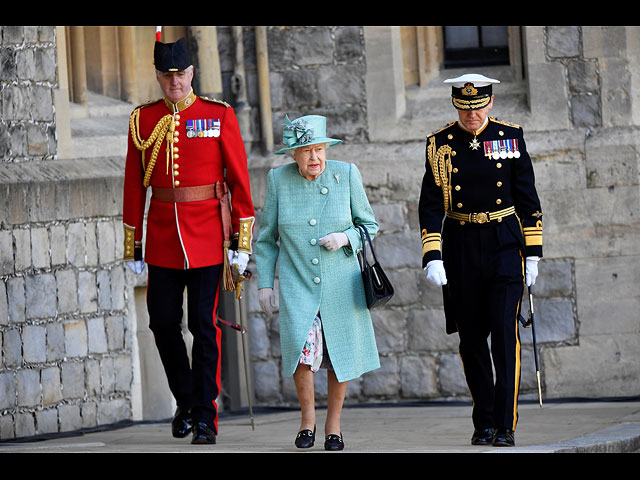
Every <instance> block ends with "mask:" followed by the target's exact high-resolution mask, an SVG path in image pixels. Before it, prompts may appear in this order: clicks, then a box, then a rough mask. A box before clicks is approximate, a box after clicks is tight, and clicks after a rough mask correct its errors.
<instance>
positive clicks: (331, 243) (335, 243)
mask: <svg viewBox="0 0 640 480" xmlns="http://www.w3.org/2000/svg"><path fill="white" fill-rule="evenodd" d="M318 245H321V246H323V247H324V248H326V249H327V250H329V251H330V252H335V251H336V250H338V249H339V248H341V247H346V246H347V245H349V237H347V234H346V233H342V232H336V233H330V234H329V235H325V236H324V237H322V238H321V239H320V240H318Z"/></svg>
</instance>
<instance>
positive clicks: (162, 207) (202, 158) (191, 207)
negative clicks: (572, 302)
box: [123, 93, 254, 269]
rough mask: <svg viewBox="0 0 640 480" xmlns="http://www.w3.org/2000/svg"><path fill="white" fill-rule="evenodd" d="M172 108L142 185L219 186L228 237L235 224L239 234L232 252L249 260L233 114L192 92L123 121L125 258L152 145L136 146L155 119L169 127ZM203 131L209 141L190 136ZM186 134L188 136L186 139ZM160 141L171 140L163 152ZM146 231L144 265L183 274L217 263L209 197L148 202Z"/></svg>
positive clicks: (136, 237) (247, 214)
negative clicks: (228, 212) (226, 202)
mask: <svg viewBox="0 0 640 480" xmlns="http://www.w3.org/2000/svg"><path fill="white" fill-rule="evenodd" d="M174 108H175V109H176V113H175V115H173V119H174V120H175V133H172V132H171V131H169V132H168V133H166V134H165V136H163V137H161V138H162V139H163V140H162V143H161V145H160V148H159V150H158V153H157V158H156V161H155V166H154V167H153V169H152V170H151V173H150V176H149V173H147V175H148V179H147V182H148V185H149V186H151V189H152V191H153V189H154V188H163V189H182V188H185V187H194V186H203V185H213V184H215V183H216V182H217V181H226V182H227V185H228V187H229V194H230V197H231V203H232V226H233V232H235V233H236V234H238V233H239V232H241V225H242V227H244V228H242V231H243V233H240V239H241V242H240V246H239V248H238V251H245V252H247V253H251V235H252V231H253V223H254V209H253V202H252V200H251V189H250V184H249V173H248V169H247V158H246V152H245V148H244V144H243V141H242V137H241V136H240V128H239V126H238V121H237V118H236V115H235V113H234V111H233V109H232V108H231V107H230V106H228V105H227V104H225V103H223V102H219V101H216V100H209V99H206V98H203V97H196V96H195V95H193V93H192V94H190V96H189V97H187V99H185V100H183V101H181V102H179V103H178V104H176V105H175V106H174V105H173V104H171V103H168V102H165V101H164V100H158V101H156V102H153V103H149V104H146V105H143V106H141V107H138V108H137V109H136V110H134V113H133V114H132V116H131V123H130V129H129V139H128V152H127V159H126V165H125V178H124V200H123V223H124V227H125V255H124V257H125V259H133V258H134V255H133V252H134V245H135V246H136V247H138V248H140V247H141V245H142V240H143V221H144V213H145V200H146V193H147V187H146V186H145V185H144V183H145V170H147V172H148V171H149V168H148V167H149V163H150V161H151V159H152V152H153V150H154V145H153V143H152V144H151V145H150V146H148V147H147V148H146V149H145V150H144V152H143V153H142V151H141V150H140V149H139V146H140V143H142V142H144V141H146V140H148V139H149V138H150V137H151V136H152V132H153V131H154V128H156V126H157V125H159V122H160V124H162V123H163V120H162V119H163V118H164V121H165V122H167V123H169V121H170V117H169V118H167V117H166V116H167V115H172V113H173V109H174ZM209 127H210V128H209ZM207 128H208V129H209V132H210V133H209V134H204V135H200V136H199V135H198V134H197V133H198V132H202V133H204V132H206V131H207ZM188 130H191V131H192V133H195V135H194V136H192V135H191V133H190V134H189V135H187V132H188ZM168 137H172V139H173V142H169V150H167V140H166V138H168ZM134 138H135V140H134ZM136 143H137V144H138V146H136ZM168 152H169V153H168ZM170 193H174V192H170ZM146 227H147V228H146V238H145V249H144V260H145V262H147V263H149V264H150V265H155V266H159V267H168V268H178V269H184V268H197V267H204V266H210V265H217V264H220V263H222V262H223V245H222V242H223V237H222V223H221V215H220V202H219V201H218V200H217V199H216V198H209V199H205V200H196V201H180V202H172V201H158V199H156V198H154V197H153V195H152V196H151V199H150V204H149V211H148V215H147V225H146ZM243 235H244V237H243ZM247 236H248V241H247ZM243 245H244V247H243Z"/></svg>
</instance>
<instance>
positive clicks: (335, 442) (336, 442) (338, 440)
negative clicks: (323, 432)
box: [324, 432, 344, 451]
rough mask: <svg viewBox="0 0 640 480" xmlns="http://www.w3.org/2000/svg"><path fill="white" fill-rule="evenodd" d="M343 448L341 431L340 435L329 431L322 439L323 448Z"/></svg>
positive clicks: (331, 449) (332, 449) (335, 449)
mask: <svg viewBox="0 0 640 480" xmlns="http://www.w3.org/2000/svg"><path fill="white" fill-rule="evenodd" d="M343 448H344V441H343V440H342V432H340V435H335V434H333V433H330V434H329V435H327V436H326V437H325V439H324V449H325V450H330V451H337V450H342V449H343Z"/></svg>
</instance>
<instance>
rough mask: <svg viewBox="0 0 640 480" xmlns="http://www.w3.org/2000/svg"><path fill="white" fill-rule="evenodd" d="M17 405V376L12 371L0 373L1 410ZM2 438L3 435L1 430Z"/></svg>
mask: <svg viewBox="0 0 640 480" xmlns="http://www.w3.org/2000/svg"><path fill="white" fill-rule="evenodd" d="M15 406H16V378H15V376H14V374H13V373H12V372H3V373H0V410H10V409H13V408H15ZM0 438H6V437H3V436H2V432H1V431H0Z"/></svg>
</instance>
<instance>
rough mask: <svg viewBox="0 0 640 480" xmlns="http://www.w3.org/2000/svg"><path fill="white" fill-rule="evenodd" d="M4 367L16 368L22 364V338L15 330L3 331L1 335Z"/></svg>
mask: <svg viewBox="0 0 640 480" xmlns="http://www.w3.org/2000/svg"><path fill="white" fill-rule="evenodd" d="M2 348H3V352H4V355H3V358H4V360H3V361H4V365H5V366H6V367H17V366H19V365H21V364H22V337H21V336H20V331H19V330H18V329H16V328H12V329H10V330H5V331H4V332H3V334H2Z"/></svg>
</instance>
